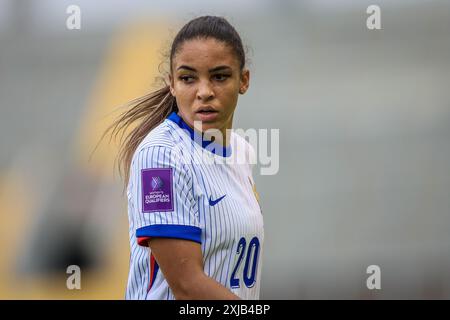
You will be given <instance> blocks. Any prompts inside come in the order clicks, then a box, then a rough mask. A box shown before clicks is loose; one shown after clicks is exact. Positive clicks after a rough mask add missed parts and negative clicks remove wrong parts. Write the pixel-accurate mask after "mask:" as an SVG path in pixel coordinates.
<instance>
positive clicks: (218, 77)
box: [213, 73, 230, 81]
mask: <svg viewBox="0 0 450 320" xmlns="http://www.w3.org/2000/svg"><path fill="white" fill-rule="evenodd" d="M213 77H214V80H217V81H225V80H226V79H228V78H229V77H230V75H228V74H220V73H218V74H215V75H214V76H213Z"/></svg>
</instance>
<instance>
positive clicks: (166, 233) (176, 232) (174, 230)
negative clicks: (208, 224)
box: [136, 224, 202, 243]
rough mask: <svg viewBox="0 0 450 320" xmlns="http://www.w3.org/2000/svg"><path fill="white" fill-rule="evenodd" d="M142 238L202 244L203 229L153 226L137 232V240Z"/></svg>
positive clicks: (173, 225) (169, 225) (174, 225)
mask: <svg viewBox="0 0 450 320" xmlns="http://www.w3.org/2000/svg"><path fill="white" fill-rule="evenodd" d="M141 237H161V238H177V239H185V240H192V241H195V242H198V243H202V240H201V239H202V229H200V228H198V227H194V226H186V225H179V224H153V225H151V226H146V227H142V228H139V229H137V230H136V238H141Z"/></svg>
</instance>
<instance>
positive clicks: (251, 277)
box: [230, 237, 259, 288]
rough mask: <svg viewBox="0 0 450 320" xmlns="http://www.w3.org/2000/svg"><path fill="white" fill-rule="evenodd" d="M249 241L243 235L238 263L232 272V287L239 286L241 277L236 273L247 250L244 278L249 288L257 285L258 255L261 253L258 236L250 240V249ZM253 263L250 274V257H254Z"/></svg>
mask: <svg viewBox="0 0 450 320" xmlns="http://www.w3.org/2000/svg"><path fill="white" fill-rule="evenodd" d="M246 246H247V242H246V241H245V238H244V237H242V238H241V239H240V240H239V242H238V245H237V251H236V254H238V255H239V257H238V259H237V262H236V265H235V266H234V269H233V272H232V273H231V278H230V286H231V288H239V287H240V286H241V285H240V281H239V277H238V276H237V275H236V272H237V271H238V270H239V266H240V265H241V263H242V260H243V258H244V255H245V251H247V255H246V258H245V265H244V272H243V278H244V279H243V280H244V283H245V285H246V286H247V288H251V287H253V286H254V285H255V282H256V281H255V278H256V270H257V269H258V255H259V240H258V238H257V237H253V238H252V240H250V242H249V244H248V250H246ZM252 257H253V259H252V261H253V262H252V265H251V270H250V274H249V270H248V269H249V268H250V258H252Z"/></svg>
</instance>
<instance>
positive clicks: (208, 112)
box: [196, 106, 219, 122]
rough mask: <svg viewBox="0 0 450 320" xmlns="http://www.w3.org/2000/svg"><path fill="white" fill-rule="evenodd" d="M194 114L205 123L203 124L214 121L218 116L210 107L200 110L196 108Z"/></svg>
mask: <svg viewBox="0 0 450 320" xmlns="http://www.w3.org/2000/svg"><path fill="white" fill-rule="evenodd" d="M196 113H197V115H198V118H199V119H200V120H201V121H205V122H208V121H214V120H215V119H216V118H217V116H218V114H219V112H218V111H217V110H215V109H214V108H213V107H211V106H204V107H200V108H198V110H197V111H196Z"/></svg>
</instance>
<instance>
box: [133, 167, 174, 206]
mask: <svg viewBox="0 0 450 320" xmlns="http://www.w3.org/2000/svg"><path fill="white" fill-rule="evenodd" d="M141 177H142V212H155V211H173V194H172V168H159V169H142V172H141Z"/></svg>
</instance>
